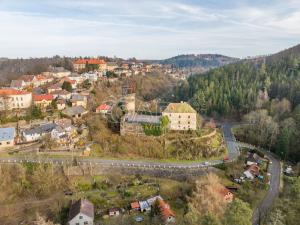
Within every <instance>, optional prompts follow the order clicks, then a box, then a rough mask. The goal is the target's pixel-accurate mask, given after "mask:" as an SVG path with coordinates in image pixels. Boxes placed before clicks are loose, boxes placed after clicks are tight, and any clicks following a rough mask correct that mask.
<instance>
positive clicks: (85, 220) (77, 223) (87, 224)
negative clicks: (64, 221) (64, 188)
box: [68, 213, 94, 225]
mask: <svg viewBox="0 0 300 225" xmlns="http://www.w3.org/2000/svg"><path fill="white" fill-rule="evenodd" d="M93 224H94V219H93V218H91V217H89V216H87V215H85V214H83V213H78V214H77V215H76V216H75V217H74V218H73V219H71V220H70V221H69V222H68V225H93Z"/></svg>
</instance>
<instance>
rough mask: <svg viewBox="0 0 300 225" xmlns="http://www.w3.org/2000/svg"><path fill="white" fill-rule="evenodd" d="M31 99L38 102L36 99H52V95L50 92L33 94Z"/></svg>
mask: <svg viewBox="0 0 300 225" xmlns="http://www.w3.org/2000/svg"><path fill="white" fill-rule="evenodd" d="M33 100H34V101H36V102H38V101H43V100H46V101H52V100H53V95H51V94H45V95H33Z"/></svg>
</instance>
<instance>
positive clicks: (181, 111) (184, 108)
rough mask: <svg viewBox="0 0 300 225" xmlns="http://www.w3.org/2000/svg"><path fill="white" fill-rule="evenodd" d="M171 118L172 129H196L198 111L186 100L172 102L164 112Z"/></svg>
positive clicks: (163, 113)
mask: <svg viewBox="0 0 300 225" xmlns="http://www.w3.org/2000/svg"><path fill="white" fill-rule="evenodd" d="M162 115H163V116H167V117H168V118H169V120H170V124H169V129H170V130H178V131H181V130H196V129H197V112H196V110H194V109H193V108H192V106H190V105H189V104H188V103H186V102H180V103H170V104H169V105H168V106H167V108H166V109H165V110H164V111H163V112H162Z"/></svg>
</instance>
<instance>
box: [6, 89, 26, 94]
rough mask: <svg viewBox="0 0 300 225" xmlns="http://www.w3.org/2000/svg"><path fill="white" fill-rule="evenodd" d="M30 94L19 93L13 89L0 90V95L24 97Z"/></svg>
mask: <svg viewBox="0 0 300 225" xmlns="http://www.w3.org/2000/svg"><path fill="white" fill-rule="evenodd" d="M26 94H30V92H27V91H20V90H15V89H0V95H26Z"/></svg>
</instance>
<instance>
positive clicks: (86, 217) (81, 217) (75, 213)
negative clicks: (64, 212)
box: [68, 199, 94, 225]
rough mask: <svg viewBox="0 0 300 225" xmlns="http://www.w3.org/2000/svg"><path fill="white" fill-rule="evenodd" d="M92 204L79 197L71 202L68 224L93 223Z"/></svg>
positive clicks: (82, 224) (83, 224)
mask: <svg viewBox="0 0 300 225" xmlns="http://www.w3.org/2000/svg"><path fill="white" fill-rule="evenodd" d="M93 224H94V205H93V204H92V203H91V202H90V201H88V200H86V199H80V200H78V201H77V202H75V203H73V204H72V205H71V207H70V211H69V219H68V225H93Z"/></svg>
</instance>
